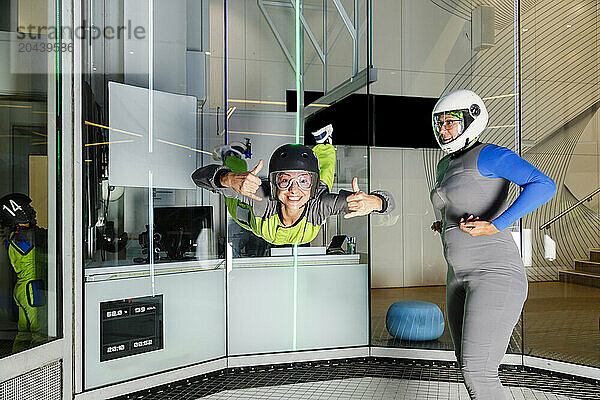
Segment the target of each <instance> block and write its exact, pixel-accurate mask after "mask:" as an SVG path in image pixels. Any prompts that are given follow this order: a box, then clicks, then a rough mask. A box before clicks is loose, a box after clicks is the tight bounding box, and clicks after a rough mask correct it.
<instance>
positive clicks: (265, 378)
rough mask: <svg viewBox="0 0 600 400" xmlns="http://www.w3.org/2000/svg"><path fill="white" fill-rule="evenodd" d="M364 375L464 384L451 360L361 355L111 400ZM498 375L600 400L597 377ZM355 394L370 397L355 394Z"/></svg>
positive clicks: (159, 399) (226, 374) (207, 378)
mask: <svg viewBox="0 0 600 400" xmlns="http://www.w3.org/2000/svg"><path fill="white" fill-rule="evenodd" d="M365 377H368V378H385V379H394V380H408V381H419V382H451V383H463V380H462V377H461V375H460V371H459V369H458V368H457V367H456V365H455V363H443V362H421V361H418V362H417V361H411V360H398V359H387V358H363V359H350V360H335V361H319V362H307V363H296V364H278V365H270V366H260V367H244V368H232V369H228V370H222V371H219V372H215V373H211V374H207V375H202V376H198V377H195V378H192V379H187V380H183V381H179V382H175V383H172V384H169V385H164V386H160V387H156V388H152V389H148V390H145V391H142V392H137V393H133V394H130V395H127V396H121V397H118V398H115V400H126V399H143V400H165V399H178V400H179V399H198V398H202V397H206V396H209V395H212V394H215V393H219V392H222V391H228V390H239V389H251V388H261V387H275V386H283V385H292V384H303V383H308V382H326V381H339V380H348V379H355V378H365ZM500 378H501V380H502V383H503V384H504V385H505V386H508V387H520V388H527V389H532V390H538V391H544V392H550V393H553V394H555V395H562V396H567V397H572V398H577V399H600V394H599V393H600V382H598V381H592V380H584V379H579V378H578V379H575V378H574V377H569V376H565V375H560V374H553V373H552V374H551V373H548V372H544V371H537V370H533V369H524V368H521V367H504V366H503V367H502V369H501V371H500ZM273 389H275V388H273ZM228 398H229V397H228ZM230 398H232V399H233V398H235V397H230ZM244 398H247V397H244ZM257 398H260V397H257ZM283 398H285V397H283ZM294 398H302V397H294ZM330 398H336V397H330ZM351 398H355V397H351ZM356 398H370V397H361V396H359V397H356Z"/></svg>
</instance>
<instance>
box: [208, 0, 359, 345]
mask: <svg viewBox="0 0 600 400" xmlns="http://www.w3.org/2000/svg"><path fill="white" fill-rule="evenodd" d="M325 3H328V4H325ZM333 3H334V2H323V1H295V2H277V1H275V2H273V1H269V2H267V1H264V2H263V1H258V2H257V1H254V0H248V1H243V2H227V21H228V25H227V32H226V37H227V60H226V63H227V84H226V95H227V130H226V137H227V139H226V145H225V148H224V149H223V150H222V151H221V155H222V157H221V160H219V161H218V162H221V163H224V164H225V165H226V166H228V167H229V168H230V169H231V172H232V173H235V172H236V169H237V171H238V172H243V171H248V170H249V169H253V170H252V173H253V175H255V176H256V177H258V178H259V179H260V181H258V180H256V181H255V185H254V186H252V187H251V189H252V193H255V195H256V196H258V197H261V200H258V199H252V198H250V196H248V195H245V196H240V194H241V193H240V192H243V190H241V188H239V187H235V185H234V182H232V181H229V179H230V178H231V179H233V175H223V179H222V180H221V183H224V184H225V185H226V186H228V190H229V191H223V192H222V193H223V195H224V196H226V197H227V198H226V200H225V201H226V203H227V205H228V211H229V216H228V241H229V242H230V243H231V246H232V255H233V257H234V259H233V268H232V270H231V272H230V273H229V274H228V282H229V284H228V299H229V302H228V311H229V312H228V322H229V325H228V326H229V332H228V340H229V342H228V343H229V347H228V349H229V355H230V356H240V355H248V354H260V353H270V352H284V351H296V350H310V349H325V348H339V347H352V346H365V345H367V344H368V332H367V331H368V307H367V302H368V297H367V285H368V284H367V278H368V274H367V260H368V258H367V257H366V255H367V252H368V235H367V230H366V226H367V225H366V217H357V218H356V219H347V220H344V218H343V215H344V214H346V213H347V212H348V211H347V208H346V204H347V203H346V201H345V198H346V196H348V195H349V194H350V193H349V192H345V193H346V194H341V195H337V194H338V193H339V191H340V190H342V189H344V190H347V191H350V192H352V185H351V182H352V177H353V176H357V177H358V179H359V182H360V185H361V186H360V187H361V189H362V190H364V191H365V192H368V181H367V179H366V177H367V173H366V171H367V158H366V157H367V153H366V138H367V132H366V130H365V131H364V132H360V133H359V135H362V137H363V143H364V144H365V145H363V146H361V147H351V146H340V145H337V143H338V142H336V138H337V137H340V138H342V140H341V141H340V142H339V143H343V142H344V140H343V139H344V135H345V134H346V132H344V131H343V130H339V126H338V125H336V123H335V122H334V121H330V120H326V119H323V118H321V119H318V118H317V119H315V118H314V116H313V119H312V121H313V122H314V124H316V125H317V126H314V129H313V128H307V129H306V130H305V120H306V118H307V117H308V116H309V115H313V114H314V112H315V111H317V110H322V109H326V108H328V107H335V105H333V103H334V102H336V101H340V100H342V99H344V98H345V97H347V96H349V95H351V94H352V93H354V92H356V90H357V89H358V87H351V88H348V89H346V90H347V92H345V94H343V95H339V96H338V97H337V98H335V99H333V100H327V101H326V100H323V98H322V97H321V96H323V95H324V94H325V92H326V89H327V86H328V84H327V82H328V81H329V78H328V77H327V73H326V72H327V71H328V68H326V67H324V64H325V63H326V61H325V60H326V57H328V56H326V55H325V53H327V51H328V50H327V48H328V47H327V46H328V42H327V41H328V40H329V39H327V38H328V37H330V36H331V35H332V33H331V32H332V29H333V28H332V27H331V25H328V23H329V22H328V21H329V19H330V16H331V15H333V14H335V15H338V16H339V11H338V10H340V9H341V10H342V11H343V12H344V14H345V13H346V12H347V10H348V7H350V8H349V10H350V11H351V14H350V17H349V18H350V19H349V20H348V22H349V23H350V24H351V25H352V26H354V22H353V18H354V14H353V13H354V5H353V4H352V2H349V3H348V2H346V3H348V4H349V5H348V4H346V8H344V7H342V6H343V5H342V4H341V3H342V2H336V3H338V5H337V6H334V5H333ZM363 3H364V2H363ZM358 12H359V13H360V15H361V17H360V18H358V23H359V24H362V25H363V26H365V21H366V9H365V8H364V5H363V8H362V10H359V11H358ZM357 15H358V14H357ZM336 29H337V31H336V35H337V34H338V33H340V32H338V31H340V30H341V29H344V32H345V34H346V35H348V32H347V31H346V29H347V28H346V25H344V24H342V25H339V26H337V27H336ZM352 29H353V28H352ZM324 32H328V33H327V34H325V33H324ZM344 32H342V33H341V34H343V33H344ZM341 34H340V35H341ZM362 35H363V39H362V50H360V54H359V53H356V54H357V56H356V58H358V57H359V56H360V57H363V59H364V57H365V54H366V47H365V46H366V40H365V38H364V35H365V34H364V32H363V34H362ZM356 43H357V45H358V42H356ZM332 46H333V45H332V44H331V43H329V47H330V48H331V47H332ZM347 50H349V54H350V58H349V60H350V62H351V60H352V59H353V58H352V57H353V55H352V47H350V48H349V49H347ZM361 65H363V66H364V65H365V61H363V62H362V64H361ZM342 75H343V77H342ZM351 76H352V74H351V69H350V70H348V71H344V72H343V74H342V73H340V78H339V82H340V83H341V82H342V81H343V80H345V79H348V78H350V77H351ZM298 94H300V95H299V96H298ZM365 96H366V94H365V89H364V85H363V90H362V97H361V99H360V101H362V103H361V104H362V105H364V107H357V109H358V110H359V112H360V113H362V118H363V119H364V120H366V116H367V109H366V104H367V103H366V97H365ZM359 117H360V116H357V118H359ZM315 121H316V122H315ZM314 124H313V125H314ZM328 124H332V128H333V145H332V144H316V143H315V139H314V137H313V135H312V134H311V132H313V131H317V130H319V129H320V128H323V127H325V126H327V125H328ZM338 135H339V136H338ZM300 144H306V145H307V146H308V148H304V147H302V150H301V151H300V152H299V153H297V154H296V150H295V149H300V147H298V146H299V145H300ZM249 145H250V148H249ZM283 145H292V146H291V147H287V148H284V149H283V150H282V149H281V146H283ZM277 149H279V151H277ZM236 152H237V153H236ZM309 159H310V160H312V161H306V163H304V161H303V160H309ZM271 160H275V161H273V162H270V161H271ZM313 161H314V163H313ZM261 162H262V164H260V163H261ZM298 162H300V164H298V165H296V163H298ZM302 163H304V164H302ZM311 163H312V164H311ZM259 165H262V168H259V169H256V168H257V166H259ZM270 172H273V173H272V174H270ZM306 172H309V173H308V174H307V173H306ZM340 174H341V175H340ZM351 174H355V175H351ZM306 179H309V182H307V181H306ZM288 180H291V184H290V186H289V187H288V186H286V183H285V182H287V181H288ZM302 182H304V183H302ZM278 185H279V186H278ZM300 185H310V189H307V188H304V189H301V186H300ZM257 186H258V187H257ZM306 187H308V186H306ZM313 188H314V191H313V190H312V189H313ZM231 189H234V190H233V191H231ZM235 189H237V193H236V190H235ZM328 192H329V193H331V194H327V193H328ZM333 194H335V196H334V195H333ZM334 236H335V239H332V238H333V237H334ZM347 236H350V237H352V238H353V239H352V243H353V245H350V248H348V246H347V244H346V243H347V242H348V240H347ZM331 243H333V244H331ZM354 243H356V245H355V247H352V246H354ZM356 248H358V251H357V250H356ZM359 252H362V253H363V254H359Z"/></svg>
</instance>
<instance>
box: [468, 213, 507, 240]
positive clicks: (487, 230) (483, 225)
mask: <svg viewBox="0 0 600 400" xmlns="http://www.w3.org/2000/svg"><path fill="white" fill-rule="evenodd" d="M460 229H461V230H463V231H465V232H467V233H468V234H469V235H471V236H483V235H493V234H496V233H498V232H500V231H499V230H498V228H496V227H495V226H494V224H492V223H491V222H490V221H480V220H479V217H473V216H472V215H471V216H469V218H467V220H465V219H464V218H461V219H460Z"/></svg>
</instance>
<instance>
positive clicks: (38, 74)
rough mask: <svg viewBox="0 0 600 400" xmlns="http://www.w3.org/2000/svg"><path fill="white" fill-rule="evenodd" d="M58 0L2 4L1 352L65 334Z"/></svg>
mask: <svg viewBox="0 0 600 400" xmlns="http://www.w3.org/2000/svg"><path fill="white" fill-rule="evenodd" d="M58 4H60V2H59V3H58ZM56 6H57V2H51V1H49V2H48V1H35V2H34V1H19V2H17V1H4V2H2V4H0V174H1V178H0V241H1V242H2V246H1V252H2V256H0V357H5V356H8V355H10V354H14V353H16V352H19V351H23V350H26V349H29V348H32V347H35V346H37V345H40V344H43V343H47V342H49V341H51V340H53V339H56V338H59V337H61V336H62V319H61V318H62V317H61V312H60V310H62V306H61V304H60V295H59V293H60V287H61V282H60V277H61V276H62V273H61V265H60V262H59V260H60V258H59V256H58V254H57V249H58V248H60V237H61V232H60V229H59V226H60V223H59V222H60V220H61V217H60V211H59V210H60V209H61V206H60V204H59V203H57V201H58V199H60V195H59V188H60V176H61V175H60V174H61V171H59V170H58V169H57V166H59V165H60V164H61V159H60V157H59V154H60V152H59V149H60V135H59V131H58V129H57V122H56V121H57V116H58V115H57V114H58V112H59V110H60V105H61V103H60V100H61V98H60V96H59V95H57V88H58V87H60V80H59V75H58V74H57V73H56V69H57V61H58V60H59V59H60V56H61V54H62V52H64V51H70V50H72V49H70V50H69V49H67V48H61V40H60V35H59V34H58V32H60V27H59V26H57V24H56V21H57V13H56Z"/></svg>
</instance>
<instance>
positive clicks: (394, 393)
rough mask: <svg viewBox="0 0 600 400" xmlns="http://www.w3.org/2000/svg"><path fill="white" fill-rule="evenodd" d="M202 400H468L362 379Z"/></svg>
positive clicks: (560, 399) (519, 392) (432, 388)
mask: <svg viewBox="0 0 600 400" xmlns="http://www.w3.org/2000/svg"><path fill="white" fill-rule="evenodd" d="M505 391H506V399H507V400H568V399H573V398H572V397H566V396H562V395H556V394H553V393H549V392H543V391H540V390H533V389H527V388H521V387H505ZM202 399H203V400H224V399H228V400H232V399H286V400H287V399H289V400H296V399H308V400H310V399H363V400H366V399H368V400H371V399H381V400H384V399H385V400H388V399H389V400H392V399H394V400H413V399H415V400H446V399H447V400H458V399H461V400H469V396H468V394H467V390H466V389H465V386H464V384H462V383H455V382H432V381H417V380H406V379H390V378H372V377H365V378H348V379H336V380H331V381H321V382H308V383H298V384H290V385H281V386H270V387H259V388H250V389H237V390H226V391H223V392H219V393H215V394H212V395H210V396H206V397H202Z"/></svg>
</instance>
